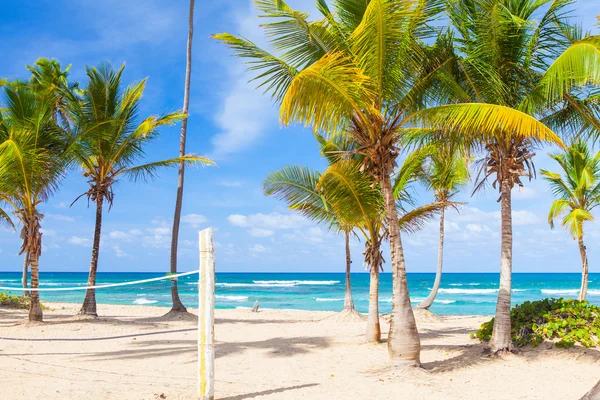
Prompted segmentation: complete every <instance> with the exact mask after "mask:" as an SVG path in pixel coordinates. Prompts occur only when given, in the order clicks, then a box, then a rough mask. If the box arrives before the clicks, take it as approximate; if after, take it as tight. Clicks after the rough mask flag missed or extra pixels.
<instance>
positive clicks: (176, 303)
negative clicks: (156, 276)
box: [169, 0, 194, 313]
mask: <svg viewBox="0 0 600 400" xmlns="http://www.w3.org/2000/svg"><path fill="white" fill-rule="evenodd" d="M193 36H194V0H190V12H189V17H188V38H187V48H186V53H185V59H186V63H185V89H184V91H183V114H185V115H184V117H183V119H182V121H181V136H180V138H179V157H184V156H185V142H186V140H187V122H188V117H187V114H188V110H189V105H190V81H191V78H192V38H193ZM184 175H185V163H184V162H181V163H180V164H179V169H178V170H177V196H176V198H175V214H174V215H173V230H172V231H171V266H170V268H171V269H170V272H171V273H172V274H176V273H177V249H178V244H179V225H180V222H181V207H182V204H183V184H184V177H185V176H184ZM171 299H172V301H173V307H171V311H169V313H182V312H187V309H186V308H185V306H184V305H183V303H182V302H181V299H180V298H179V291H178V290H177V281H176V280H173V281H172V282H171Z"/></svg>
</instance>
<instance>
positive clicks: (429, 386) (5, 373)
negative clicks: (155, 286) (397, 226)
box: [0, 304, 600, 400]
mask: <svg viewBox="0 0 600 400" xmlns="http://www.w3.org/2000/svg"><path fill="white" fill-rule="evenodd" d="M51 307H53V308H54V310H53V311H47V312H46V321H47V322H46V323H45V324H43V325H24V324H22V320H23V318H25V316H26V313H25V312H24V311H14V310H6V309H0V382H1V386H0V387H1V393H2V398H3V399H44V400H48V399H78V400H79V399H119V400H122V399H156V398H166V399H193V398H195V394H196V361H197V352H196V324H195V323H194V322H191V321H176V322H161V321H160V320H157V319H156V318H155V317H158V316H160V315H162V314H163V313H164V312H165V311H166V309H164V308H159V307H144V306H105V305H102V306H99V312H100V313H101V314H102V315H103V316H104V317H102V318H101V319H100V320H97V321H92V322H90V321H81V320H76V319H73V318H71V315H73V314H74V313H75V312H76V311H77V306H76V305H67V304H60V305H57V304H54V305H51ZM332 314H333V313H324V312H308V311H281V310H265V311H262V312H260V313H257V314H254V313H250V312H249V311H248V310H217V312H216V317H217V326H216V341H217V362H216V367H217V370H216V379H217V380H216V398H217V399H221V400H242V399H311V400H315V399H328V400H329V399H344V400H350V399H377V400H385V399H415V400H417V399H419V400H421V399H423V400H427V399H436V400H438V399H448V400H449V399H511V400H513V399H560V400H569V399H573V400H575V399H579V398H580V397H581V396H582V395H583V394H584V393H585V392H587V391H588V390H589V389H590V388H591V387H592V386H593V385H594V384H595V383H596V382H597V381H598V379H600V351H598V350H591V349H584V348H580V347H577V348H575V349H570V350H559V349H554V348H552V349H548V347H549V346H548V345H547V344H544V345H542V346H540V347H539V348H537V349H525V350H524V351H523V352H522V353H521V354H520V355H516V356H515V355H510V356H507V357H504V358H501V359H498V358H491V357H488V356H485V355H484V354H482V345H481V344H479V343H478V342H477V341H475V340H472V339H469V333H470V332H471V331H473V330H474V329H476V328H477V327H478V326H479V324H480V323H481V322H483V321H484V320H485V318H482V317H442V318H441V321H438V322H420V323H419V329H420V332H421V337H422V353H421V361H422V366H423V369H422V370H414V371H412V372H409V373H406V372H403V373H399V372H397V371H394V370H393V369H391V368H390V367H389V361H388V355H387V347H386V345H385V343H382V344H379V345H369V344H365V343H363V331H364V322H355V323H341V322H335V321H331V320H323V319H324V318H325V317H327V316H330V315H332ZM153 318H154V319H153ZM387 328H388V327H387V325H386V324H385V323H383V326H382V331H383V332H384V337H383V339H384V340H385V336H386V335H385V333H387Z"/></svg>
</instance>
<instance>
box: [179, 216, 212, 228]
mask: <svg viewBox="0 0 600 400" xmlns="http://www.w3.org/2000/svg"><path fill="white" fill-rule="evenodd" d="M206 221H208V220H207V219H206V217H205V216H204V215H200V214H187V215H184V216H183V217H181V222H183V223H184V224H188V225H191V226H192V227H193V228H198V227H199V226H200V225H202V224H204V223H206Z"/></svg>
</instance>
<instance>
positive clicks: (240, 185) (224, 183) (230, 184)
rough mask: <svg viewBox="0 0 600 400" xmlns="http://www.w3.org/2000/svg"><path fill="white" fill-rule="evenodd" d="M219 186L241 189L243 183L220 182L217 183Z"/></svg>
mask: <svg viewBox="0 0 600 400" xmlns="http://www.w3.org/2000/svg"><path fill="white" fill-rule="evenodd" d="M217 185H219V186H225V187H230V188H239V187H242V182H240V181H219V182H217Z"/></svg>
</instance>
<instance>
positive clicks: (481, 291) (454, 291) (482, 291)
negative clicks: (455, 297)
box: [439, 288, 498, 294]
mask: <svg viewBox="0 0 600 400" xmlns="http://www.w3.org/2000/svg"><path fill="white" fill-rule="evenodd" d="M439 292H440V293H448V294H493V293H497V292H498V289H445V288H441V289H440V290H439Z"/></svg>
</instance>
